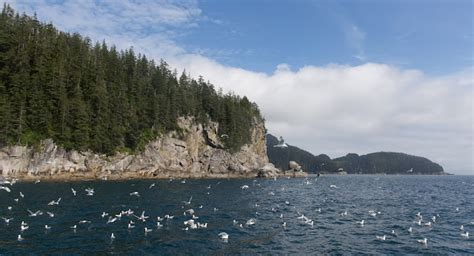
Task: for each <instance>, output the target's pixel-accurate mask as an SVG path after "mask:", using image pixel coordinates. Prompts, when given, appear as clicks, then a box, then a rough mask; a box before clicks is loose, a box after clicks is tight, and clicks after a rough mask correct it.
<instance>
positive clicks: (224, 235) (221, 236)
mask: <svg viewBox="0 0 474 256" xmlns="http://www.w3.org/2000/svg"><path fill="white" fill-rule="evenodd" d="M218 236H219V237H220V238H221V239H222V240H228V239H229V234H227V233H226V232H220V233H219V234H218Z"/></svg>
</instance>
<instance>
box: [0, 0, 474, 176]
mask: <svg viewBox="0 0 474 256" xmlns="http://www.w3.org/2000/svg"><path fill="white" fill-rule="evenodd" d="M0 2H7V3H9V4H10V5H11V6H12V7H13V8H14V9H16V10H17V11H19V12H25V13H27V14H30V15H31V14H34V13H36V14H37V17H38V19H40V20H41V21H44V22H52V23H53V24H54V25H55V26H56V27H58V28H59V29H61V30H64V31H68V32H79V33H81V34H82V35H84V36H88V37H90V38H91V39H92V40H94V41H102V40H105V41H106V42H107V43H108V44H114V45H116V46H117V47H118V48H120V49H126V48H129V47H133V48H134V50H135V51H136V52H141V53H145V54H146V55H147V56H149V57H151V58H154V59H156V60H159V59H161V58H162V59H164V60H166V61H167V62H168V63H169V64H170V65H171V66H172V67H174V68H176V69H177V70H178V72H181V71H182V70H186V72H189V73H191V75H192V76H194V77H197V76H199V75H202V76H203V77H204V78H205V79H207V80H209V81H210V82H211V83H213V84H214V85H215V86H216V87H221V88H223V89H224V91H227V92H229V91H232V92H235V93H237V94H239V95H242V96H243V95H245V96H247V97H248V98H249V99H250V100H252V101H254V102H256V103H257V104H258V105H259V107H260V109H261V111H262V113H263V115H264V117H265V119H266V126H267V129H268V130H269V132H270V133H272V134H274V135H276V136H280V135H281V136H283V137H284V138H285V140H286V142H287V143H289V144H291V145H295V146H298V147H300V148H302V149H306V150H308V151H310V152H312V153H313V154H315V155H318V154H322V153H324V154H327V155H329V156H330V157H332V158H334V157H339V156H343V155H346V154H347V153H352V152H354V153H358V154H366V153H370V152H377V151H391V152H404V153H408V154H413V155H419V156H424V157H427V158H429V159H431V160H432V161H434V162H437V163H439V164H441V165H442V166H443V167H444V169H445V171H447V172H450V173H455V174H471V175H474V160H473V159H474V137H473V134H474V123H473V118H474V117H473V113H474V108H473V101H474V92H473V90H474V89H473V86H474V62H473V61H474V29H473V23H474V17H473V13H474V7H473V2H472V1H470V0H466V1H461V0H453V1H447V0H442V1H441V0H433V1H428V0H414V1H408V0H383V1H376V0H361V1H348V0H347V1H337V0H336V1H329V0H328V1H323V0H322V1H309V0H296V1H290V0H285V1H283V0H275V1H270V0H228V1H218V0H211V1H209V0H208V1H197V0H179V1H169V0H158V1H156V0H121V1H114V0H105V1H93V0H82V1H68V0H0Z"/></svg>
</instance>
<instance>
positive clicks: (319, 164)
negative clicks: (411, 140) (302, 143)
mask: <svg viewBox="0 0 474 256" xmlns="http://www.w3.org/2000/svg"><path fill="white" fill-rule="evenodd" d="M266 137H267V152H268V158H269V160H270V162H271V163H273V164H274V165H275V166H276V167H277V168H281V169H283V170H284V169H285V168H287V163H288V161H296V162H298V163H299V164H300V165H301V166H302V168H303V170H305V171H307V172H309V173H347V174H445V172H444V170H443V167H441V166H440V165H439V164H437V163H434V162H432V161H430V160H429V159H427V158H424V157H419V156H412V155H408V154H404V153H396V152H376V153H371V154H367V155H361V156H359V155H358V154H354V153H350V154H347V155H346V156H343V157H338V158H334V159H331V158H330V157H329V156H327V155H324V154H321V155H317V156H315V155H313V154H312V153H310V152H308V151H305V150H303V149H300V148H298V147H295V146H292V145H288V147H286V148H280V147H274V146H275V145H277V144H278V139H277V138H276V137H275V136H273V135H271V134H267V136H266Z"/></svg>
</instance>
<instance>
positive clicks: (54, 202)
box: [48, 197, 61, 205]
mask: <svg viewBox="0 0 474 256" xmlns="http://www.w3.org/2000/svg"><path fill="white" fill-rule="evenodd" d="M59 202H61V197H60V198H58V200H56V201H54V200H53V201H51V202H49V203H48V205H59Z"/></svg>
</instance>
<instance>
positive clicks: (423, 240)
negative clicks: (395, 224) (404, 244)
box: [416, 237, 428, 246]
mask: <svg viewBox="0 0 474 256" xmlns="http://www.w3.org/2000/svg"><path fill="white" fill-rule="evenodd" d="M416 241H417V242H418V243H420V244H422V245H424V246H427V245H428V239H427V238H426V237H425V238H423V239H420V240H416Z"/></svg>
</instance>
